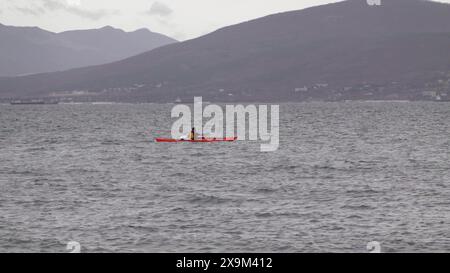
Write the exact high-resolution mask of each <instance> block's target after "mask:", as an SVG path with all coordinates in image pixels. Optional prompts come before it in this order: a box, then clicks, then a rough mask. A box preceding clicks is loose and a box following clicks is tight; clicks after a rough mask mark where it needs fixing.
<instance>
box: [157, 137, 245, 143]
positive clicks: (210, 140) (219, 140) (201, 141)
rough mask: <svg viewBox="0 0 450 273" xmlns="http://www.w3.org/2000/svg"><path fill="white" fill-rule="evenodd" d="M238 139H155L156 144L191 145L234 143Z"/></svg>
mask: <svg viewBox="0 0 450 273" xmlns="http://www.w3.org/2000/svg"><path fill="white" fill-rule="evenodd" d="M237 139H238V138H237V137H228V138H201V139H196V140H182V139H170V138H157V139H155V141H156V142H159V143H161V142H165V143H178V142H193V143H205V142H208V143H209V142H234V141H236V140H237Z"/></svg>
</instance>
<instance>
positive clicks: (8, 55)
mask: <svg viewBox="0 0 450 273" xmlns="http://www.w3.org/2000/svg"><path fill="white" fill-rule="evenodd" d="M174 42H176V41H175V40H173V39H171V38H169V37H166V36H164V35H161V34H158V33H152V32H150V31H149V30H147V29H141V30H137V31H134V32H125V31H122V30H120V29H115V28H112V27H109V26H108V27H104V28H101V29H92V30H76V31H67V32H62V33H53V32H49V31H46V30H42V29H40V28H37V27H13V26H5V25H1V24H0V75H3V76H15V75H23V74H32V73H33V74H35V73H42V72H52V71H61V70H67V69H71V68H76V67H83V66H89V65H99V64H105V63H110V62H114V61H118V60H121V59H125V58H128V57H131V56H133V55H137V54H140V53H143V52H146V51H149V50H152V49H154V48H157V47H160V46H164V45H167V44H171V43H174Z"/></svg>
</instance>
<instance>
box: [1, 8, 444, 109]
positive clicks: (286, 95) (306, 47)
mask: <svg viewBox="0 0 450 273" xmlns="http://www.w3.org/2000/svg"><path fill="white" fill-rule="evenodd" d="M449 48H450V5H448V4H443V3H437V2H430V1H422V0H382V5H381V6H369V5H368V4H367V2H366V0H348V1H343V2H338V3H334V4H328V5H323V6H318V7H313V8H308V9H304V10H300V11H292V12H286V13H280V14H274V15H270V16H267V17H263V18H260V19H256V20H252V21H249V22H245V23H241V24H238V25H234V26H230V27H226V28H223V29H219V30H217V31H215V32H213V33H211V34H208V35H205V36H203V37H200V38H197V39H193V40H189V41H186V42H182V43H176V44H171V45H168V46H164V47H160V48H157V49H154V50H152V51H149V52H146V53H143V54H140V55H137V56H133V57H131V58H128V59H125V60H122V61H118V62H114V63H110V64H106V65H100V66H91V67H86V68H81V69H74V70H69V71H64V72H57V73H48V74H39V75H31V76H26V77H17V78H3V79H0V96H1V97H3V98H13V97H43V96H56V97H71V98H73V99H77V100H119V101H173V100H175V99H177V98H180V99H181V100H192V98H193V96H195V95H197V96H200V95H201V96H203V97H204V100H209V101H305V100H348V99H409V100H422V99H435V98H436V99H437V98H441V99H443V98H444V99H445V98H446V96H445V95H446V93H449V92H450V90H449V85H450V54H449ZM447 97H448V96H447Z"/></svg>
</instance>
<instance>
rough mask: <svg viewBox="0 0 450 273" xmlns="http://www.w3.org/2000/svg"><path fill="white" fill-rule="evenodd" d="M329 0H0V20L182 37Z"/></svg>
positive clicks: (53, 27) (51, 27) (50, 27)
mask: <svg viewBox="0 0 450 273" xmlns="http://www.w3.org/2000/svg"><path fill="white" fill-rule="evenodd" d="M331 2H339V0H0V23H2V24H6V25H16V26H39V27H41V28H44V29H47V30H50V31H55V32H60V31H64V30H72V29H87V28H99V27H103V26H105V25H111V26H114V27H117V28H121V29H124V30H127V31H131V30H136V29H139V28H144V27H145V28H148V29H150V30H152V31H155V32H160V33H163V34H167V35H169V36H172V37H174V38H176V39H179V40H186V39H189V38H194V37H197V36H200V35H203V34H206V33H208V32H211V31H213V30H215V29H218V28H220V27H224V26H227V25H231V24H235V23H239V22H243V21H247V20H250V19H254V18H258V17H261V16H264V15H268V14H273V13H277V12H283V11H289V10H297V9H302V8H305V7H310V6H315V5H320V4H325V3H331ZM442 2H444V0H443V1H442ZM445 2H450V0H448V1H445Z"/></svg>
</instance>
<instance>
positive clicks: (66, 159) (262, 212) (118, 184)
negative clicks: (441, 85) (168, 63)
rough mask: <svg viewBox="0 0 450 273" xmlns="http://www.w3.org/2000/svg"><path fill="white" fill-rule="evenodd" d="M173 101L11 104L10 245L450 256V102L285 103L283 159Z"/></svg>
mask: <svg viewBox="0 0 450 273" xmlns="http://www.w3.org/2000/svg"><path fill="white" fill-rule="evenodd" d="M171 108H172V105H156V104H139V105H133V104H114V105H90V104H81V105H53V106H52V105H41V106H10V105H0V151H1V152H0V252H13V251H18V252H66V250H65V247H66V244H67V242H69V241H71V240H75V241H78V242H80V244H81V246H82V251H83V252H367V250H366V245H367V243H368V242H370V241H379V242H380V243H381V245H382V250H383V251H384V252H410V251H411V252H432V251H438V252H448V251H450V239H448V238H450V229H449V228H448V226H449V224H450V201H449V200H450V185H449V183H450V167H449V159H450V138H449V135H450V122H449V120H450V107H449V104H448V103H425V102H423V103H401V102H373V103H371V102H365V103H361V102H352V103H311V104H284V105H281V106H280V149H279V150H278V151H276V152H273V153H261V152H260V149H259V148H260V143H257V142H243V141H241V142H237V143H208V144H189V143H180V144H157V143H154V142H153V141H152V140H153V138H155V137H169V134H170V127H171V125H172V120H171V119H170V110H171Z"/></svg>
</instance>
